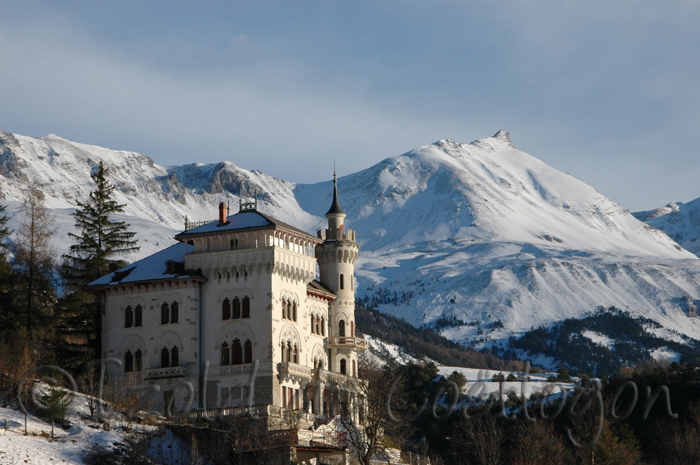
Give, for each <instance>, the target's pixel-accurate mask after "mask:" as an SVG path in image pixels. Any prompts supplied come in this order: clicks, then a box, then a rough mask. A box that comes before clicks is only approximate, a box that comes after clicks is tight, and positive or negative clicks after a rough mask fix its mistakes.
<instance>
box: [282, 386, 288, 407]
mask: <svg viewBox="0 0 700 465" xmlns="http://www.w3.org/2000/svg"><path fill="white" fill-rule="evenodd" d="M282 408H287V388H286V387H284V386H282Z"/></svg>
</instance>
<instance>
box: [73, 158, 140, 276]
mask: <svg viewBox="0 0 700 465" xmlns="http://www.w3.org/2000/svg"><path fill="white" fill-rule="evenodd" d="M92 180H93V181H94V182H95V186H96V189H95V190H94V191H92V192H91V193H90V198H89V200H88V201H87V202H85V203H82V202H78V209H77V210H76V211H75V212H74V213H73V217H74V218H75V228H76V229H77V230H78V231H80V234H79V235H76V234H73V233H69V234H68V236H69V237H70V238H71V239H73V240H74V241H75V244H73V245H71V247H70V253H69V254H67V255H64V256H63V258H64V272H65V277H66V278H67V281H68V284H70V285H73V286H76V287H79V286H85V285H87V284H89V283H90V282H92V281H94V280H95V279H97V278H99V277H100V276H103V275H105V274H107V273H108V272H109V265H110V263H113V262H116V261H117V260H116V259H117V258H118V257H122V256H124V255H127V254H129V253H131V252H136V251H138V250H139V247H137V246H136V243H137V240H135V239H134V236H135V235H136V233H134V232H130V231H129V226H131V225H129V224H127V223H125V222H124V221H112V220H110V216H112V215H114V214H116V213H122V212H124V207H125V205H119V204H118V203H117V202H116V201H115V200H114V197H113V193H114V186H113V185H111V184H110V183H109V182H108V181H107V170H106V169H105V167H104V165H103V164H102V162H100V166H99V168H98V169H97V171H95V172H94V173H93V174H92Z"/></svg>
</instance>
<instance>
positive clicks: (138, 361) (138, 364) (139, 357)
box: [134, 307, 143, 371]
mask: <svg viewBox="0 0 700 465" xmlns="http://www.w3.org/2000/svg"><path fill="white" fill-rule="evenodd" d="M137 308H138V307H137ZM142 362H143V354H142V353H141V349H137V350H136V356H135V357H134V367H135V370H136V371H141V370H143V363H142Z"/></svg>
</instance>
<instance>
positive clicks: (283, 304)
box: [282, 299, 287, 319]
mask: <svg viewBox="0 0 700 465" xmlns="http://www.w3.org/2000/svg"><path fill="white" fill-rule="evenodd" d="M284 318H287V301H286V300H284V299H282V319H284Z"/></svg>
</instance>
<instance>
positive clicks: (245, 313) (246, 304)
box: [243, 296, 250, 318]
mask: <svg viewBox="0 0 700 465" xmlns="http://www.w3.org/2000/svg"><path fill="white" fill-rule="evenodd" d="M243 318H250V297H248V296H245V297H243Z"/></svg>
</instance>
